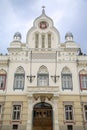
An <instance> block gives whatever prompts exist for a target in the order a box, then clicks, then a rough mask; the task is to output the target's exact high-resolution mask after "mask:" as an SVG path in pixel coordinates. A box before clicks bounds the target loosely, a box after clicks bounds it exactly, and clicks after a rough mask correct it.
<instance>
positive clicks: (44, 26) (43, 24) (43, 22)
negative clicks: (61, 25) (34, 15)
mask: <svg viewBox="0 0 87 130" xmlns="http://www.w3.org/2000/svg"><path fill="white" fill-rule="evenodd" d="M39 27H40V28H41V29H46V28H47V27H48V23H47V22H46V21H41V22H40V23H39Z"/></svg>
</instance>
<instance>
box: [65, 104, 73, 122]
mask: <svg viewBox="0 0 87 130" xmlns="http://www.w3.org/2000/svg"><path fill="white" fill-rule="evenodd" d="M73 119H74V118H73V106H72V105H65V121H73Z"/></svg>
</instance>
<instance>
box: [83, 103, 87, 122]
mask: <svg viewBox="0 0 87 130" xmlns="http://www.w3.org/2000/svg"><path fill="white" fill-rule="evenodd" d="M83 106H84V108H83V112H84V120H85V121H87V104H85V105H83Z"/></svg>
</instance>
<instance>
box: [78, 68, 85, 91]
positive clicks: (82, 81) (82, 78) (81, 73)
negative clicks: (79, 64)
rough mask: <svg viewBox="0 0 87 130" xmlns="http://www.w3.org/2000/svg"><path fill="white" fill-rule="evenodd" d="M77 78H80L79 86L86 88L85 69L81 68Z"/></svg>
mask: <svg viewBox="0 0 87 130" xmlns="http://www.w3.org/2000/svg"><path fill="white" fill-rule="evenodd" d="M79 78H80V88H81V89H87V71H85V70H81V71H80V74H79Z"/></svg>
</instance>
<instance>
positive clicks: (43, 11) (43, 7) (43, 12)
mask: <svg viewBox="0 0 87 130" xmlns="http://www.w3.org/2000/svg"><path fill="white" fill-rule="evenodd" d="M42 14H45V6H44V5H43V6H42Z"/></svg>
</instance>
